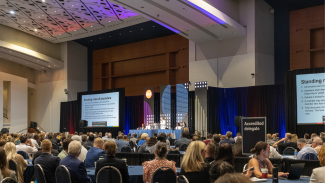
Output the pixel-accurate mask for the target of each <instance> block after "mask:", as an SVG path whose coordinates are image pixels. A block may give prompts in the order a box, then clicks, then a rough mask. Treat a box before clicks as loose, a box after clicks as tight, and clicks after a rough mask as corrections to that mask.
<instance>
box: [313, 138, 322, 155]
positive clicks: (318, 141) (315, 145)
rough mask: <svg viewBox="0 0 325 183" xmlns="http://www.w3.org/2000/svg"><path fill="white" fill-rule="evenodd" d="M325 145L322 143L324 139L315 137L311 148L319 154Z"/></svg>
mask: <svg viewBox="0 0 325 183" xmlns="http://www.w3.org/2000/svg"><path fill="white" fill-rule="evenodd" d="M323 143H324V142H323V141H322V139H321V138H320V137H315V138H314V140H313V143H312V145H311V147H312V148H314V149H315V150H316V152H317V153H319V151H320V149H321V148H322V145H323Z"/></svg>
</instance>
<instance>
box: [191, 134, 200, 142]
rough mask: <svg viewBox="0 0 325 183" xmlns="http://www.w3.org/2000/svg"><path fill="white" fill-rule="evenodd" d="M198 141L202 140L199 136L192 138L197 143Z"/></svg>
mask: <svg viewBox="0 0 325 183" xmlns="http://www.w3.org/2000/svg"><path fill="white" fill-rule="evenodd" d="M197 140H199V141H200V140H201V138H200V137H199V136H197V135H193V137H192V141H197Z"/></svg>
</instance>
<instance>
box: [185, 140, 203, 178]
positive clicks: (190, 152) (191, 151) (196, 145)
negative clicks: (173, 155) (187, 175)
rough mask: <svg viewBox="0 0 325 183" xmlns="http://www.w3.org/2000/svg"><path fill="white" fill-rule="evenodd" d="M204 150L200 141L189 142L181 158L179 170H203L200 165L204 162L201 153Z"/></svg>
mask: <svg viewBox="0 0 325 183" xmlns="http://www.w3.org/2000/svg"><path fill="white" fill-rule="evenodd" d="M205 148H206V145H205V144H204V143H203V142H202V141H194V142H191V143H190V144H189V146H188V147H187V150H186V153H185V155H184V157H183V161H182V164H181V168H182V169H183V170H184V171H185V172H197V171H201V170H203V167H202V164H201V163H202V162H204V157H203V156H202V153H203V151H204V150H205Z"/></svg>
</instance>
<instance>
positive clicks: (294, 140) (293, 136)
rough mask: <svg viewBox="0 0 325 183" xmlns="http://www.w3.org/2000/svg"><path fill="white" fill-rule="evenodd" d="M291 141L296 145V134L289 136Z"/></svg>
mask: <svg viewBox="0 0 325 183" xmlns="http://www.w3.org/2000/svg"><path fill="white" fill-rule="evenodd" d="M291 135H292V136H291V141H292V142H295V143H297V142H298V136H297V134H291Z"/></svg>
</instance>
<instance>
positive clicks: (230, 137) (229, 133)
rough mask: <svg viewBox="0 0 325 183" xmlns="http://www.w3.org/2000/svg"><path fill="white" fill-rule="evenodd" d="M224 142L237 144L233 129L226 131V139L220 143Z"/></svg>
mask: <svg viewBox="0 0 325 183" xmlns="http://www.w3.org/2000/svg"><path fill="white" fill-rule="evenodd" d="M224 143H228V144H230V145H233V144H235V140H233V139H232V132H231V131H228V132H227V133H226V139H225V140H223V141H221V142H220V145H221V144H224Z"/></svg>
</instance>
